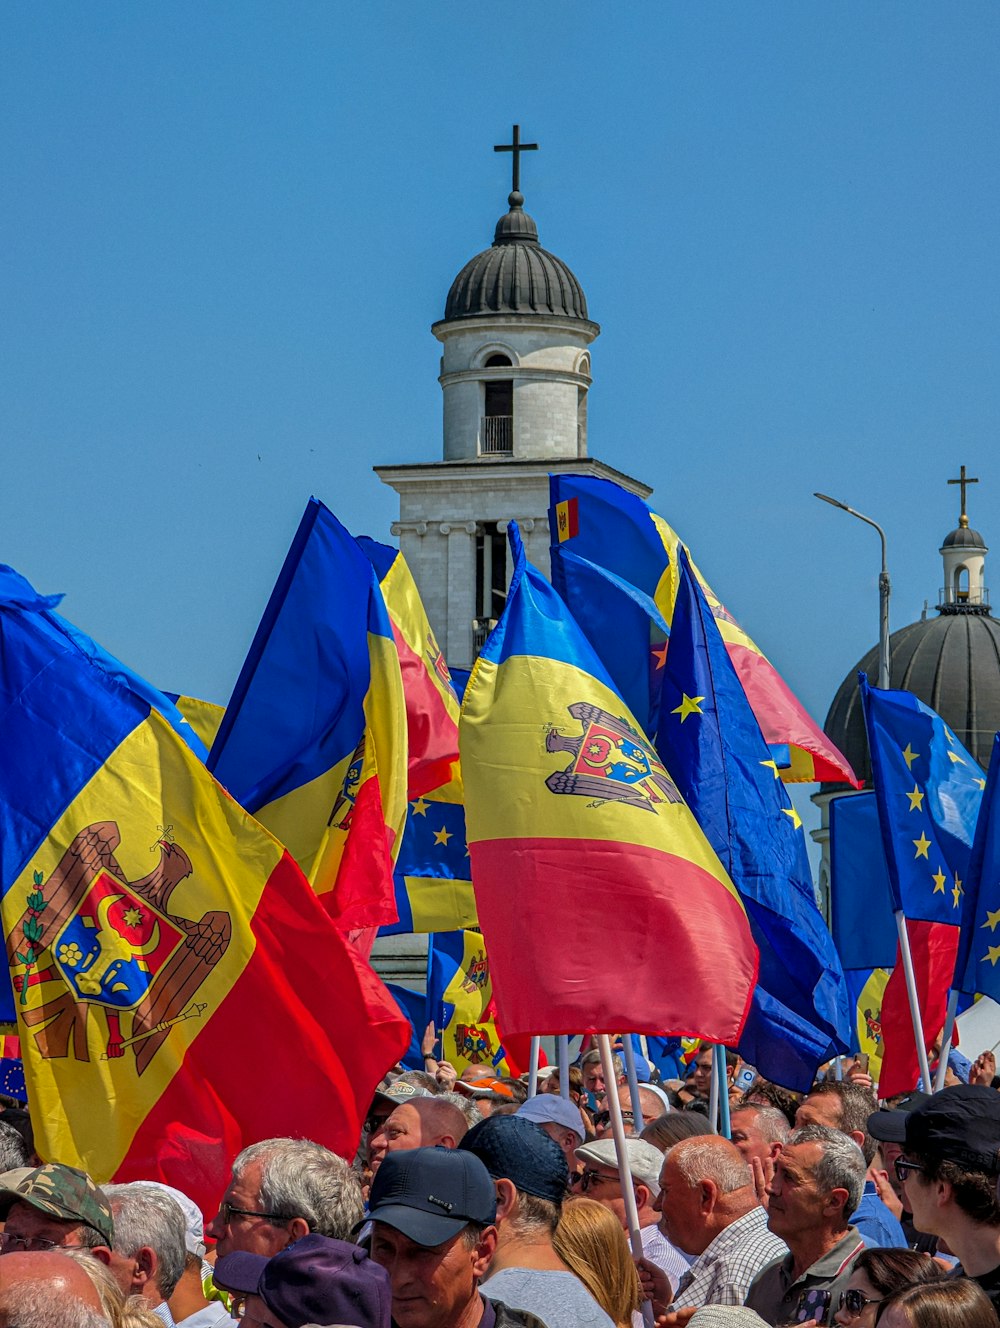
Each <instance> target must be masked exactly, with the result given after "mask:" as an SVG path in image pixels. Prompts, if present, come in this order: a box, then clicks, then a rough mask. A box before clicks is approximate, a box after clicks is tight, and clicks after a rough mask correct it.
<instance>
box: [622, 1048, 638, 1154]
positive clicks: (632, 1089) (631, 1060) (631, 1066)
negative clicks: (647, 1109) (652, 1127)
mask: <svg viewBox="0 0 1000 1328" xmlns="http://www.w3.org/2000/svg"><path fill="white" fill-rule="evenodd" d="M622 1050H623V1051H624V1053H625V1073H626V1075H627V1076H628V1095H629V1097H630V1098H631V1100H632V1130H633V1133H635V1134H641V1133H642V1103H641V1102H640V1101H639V1076H638V1074H637V1073H636V1068H635V1047H633V1045H632V1038H631V1035H630V1034H628V1033H623V1034H622Z"/></svg>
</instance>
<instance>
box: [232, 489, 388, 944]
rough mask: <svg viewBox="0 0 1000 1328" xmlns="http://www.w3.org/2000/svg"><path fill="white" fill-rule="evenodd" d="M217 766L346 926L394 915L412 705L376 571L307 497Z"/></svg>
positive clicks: (238, 691) (235, 694) (252, 650)
mask: <svg viewBox="0 0 1000 1328" xmlns="http://www.w3.org/2000/svg"><path fill="white" fill-rule="evenodd" d="M208 768H209V769H210V770H211V771H212V773H213V774H214V775H215V776H216V778H217V779H219V780H221V781H222V783H223V784H224V785H225V786H226V788H227V789H228V790H229V792H230V793H231V794H232V795H233V797H234V798H236V800H237V801H238V802H239V803H241V804H242V806H244V807H245V808H246V809H247V811H249V812H252V813H253V815H254V816H256V818H257V820H258V821H260V822H261V824H262V825H265V826H267V828H268V830H270V831H271V833H272V834H273V835H276V836H277V838H278V839H280V840H281V842H282V843H283V844H286V845H287V846H288V849H289V851H290V852H291V854H292V856H293V857H294V858H295V860H296V862H297V863H298V864H299V866H300V867H301V868H302V870H303V872H304V873H305V874H306V876H307V877H308V878H309V880H310V882H311V883H312V886H313V888H314V890H315V891H316V893H317V894H318V895H319V897H320V899H321V900H322V901H323V904H324V906H325V907H326V908H327V911H328V912H329V913H330V916H331V917H332V918H333V919H334V920H335V921H336V923H337V925H338V926H340V927H343V928H344V929H345V930H351V929H356V928H368V927H379V926H381V925H382V924H383V923H387V922H393V921H395V918H396V904H395V892H394V890H393V883H392V864H393V860H394V857H395V854H396V852H398V849H399V840H400V836H401V835H402V832H403V825H404V823H405V821H406V710H405V706H404V702H403V683H402V677H401V674H400V668H399V657H398V655H397V653H396V646H395V642H394V640H393V633H392V626H391V624H390V622H389V617H388V615H387V613H386V610H385V604H384V603H383V601H382V594H381V591H380V590H379V587H378V581H377V579H376V576H375V570H374V568H373V567H372V565H371V563H370V562H369V560H368V559H367V558H366V557H365V555H364V554H363V553H362V551H361V549H360V547H359V545H358V542H357V540H355V539H354V538H353V536H352V535H351V534H350V533H349V532H348V531H347V530H345V528H344V527H343V526H342V525H341V524H340V522H339V521H338V520H337V518H336V517H335V516H334V515H333V513H332V512H330V511H329V510H328V509H327V508H326V507H324V506H323V504H322V503H320V502H318V501H317V500H316V499H315V498H311V499H310V500H309V505H308V507H307V508H306V511H305V515H304V516H303V518H302V521H301V523H300V525H299V529H298V531H297V533H296V536H295V539H294V541H293V543H292V547H291V549H290V550H289V552H288V556H287V557H286V558H285V563H284V566H283V567H282V569H281V574H280V576H279V577H278V581H277V584H276V585H275V587H274V590H273V591H272V593H271V598H270V600H269V602H268V605H267V608H266V610H265V612H264V616H263V618H262V619H261V622H260V626H259V627H258V628H257V634H256V636H255V637H254V640H253V644H252V645H251V647H250V653H249V654H248V655H247V658H246V661H245V663H244V665H243V669H242V672H241V673H240V676H239V679H238V680H237V683H236V687H235V689H234V691H233V695H232V698H231V699H230V701H229V704H228V706H227V707H226V713H225V716H224V718H223V720H222V724H221V726H220V728H219V732H218V735H217V737H216V739H215V742H214V744H213V746H212V750H211V752H210V753H209V758H208Z"/></svg>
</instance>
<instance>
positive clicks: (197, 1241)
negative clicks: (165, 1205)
mask: <svg viewBox="0 0 1000 1328" xmlns="http://www.w3.org/2000/svg"><path fill="white" fill-rule="evenodd" d="M139 1183H140V1184H141V1185H155V1186H156V1188H157V1189H158V1190H163V1192H164V1194H169V1195H170V1197H171V1199H173V1200H174V1202H175V1203H176V1204H177V1207H178V1208H179V1209H180V1210H181V1212H182V1213H183V1214H184V1244H185V1246H186V1247H187V1252H188V1254H196V1255H197V1256H198V1258H199V1259H204V1257H205V1224H204V1221H203V1220H202V1216H201V1209H200V1208H199V1207H198V1205H197V1204H196V1203H195V1201H194V1200H193V1199H189V1198H188V1196H187V1195H186V1194H184V1193H183V1192H182V1191H181V1190H175V1189H174V1187H173V1186H172V1185H165V1184H164V1183H163V1181H162V1180H144V1181H140V1182H139Z"/></svg>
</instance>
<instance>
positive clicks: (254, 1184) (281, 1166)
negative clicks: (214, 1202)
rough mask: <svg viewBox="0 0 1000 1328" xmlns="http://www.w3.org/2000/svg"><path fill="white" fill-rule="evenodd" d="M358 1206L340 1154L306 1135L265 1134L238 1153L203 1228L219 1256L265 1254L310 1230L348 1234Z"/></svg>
mask: <svg viewBox="0 0 1000 1328" xmlns="http://www.w3.org/2000/svg"><path fill="white" fill-rule="evenodd" d="M362 1212H363V1205H362V1202H361V1186H360V1184H359V1183H358V1180H357V1178H356V1176H355V1175H354V1172H353V1171H352V1170H351V1168H350V1167H349V1166H348V1165H347V1163H346V1162H345V1161H344V1159H343V1158H341V1157H337V1155H336V1153H331V1152H330V1150H329V1149H328V1148H324V1147H323V1146H322V1145H321V1144H316V1143H313V1142H312V1141H311V1140H309V1139H264V1140H262V1141H261V1142H260V1143H257V1144H251V1145H250V1146H249V1147H248V1148H244V1149H243V1151H242V1153H240V1154H239V1155H238V1156H237V1158H236V1160H235V1162H234V1163H233V1173H232V1179H231V1180H230V1182H229V1186H228V1188H227V1190H226V1193H225V1195H224V1196H223V1199H222V1203H221V1204H220V1206H219V1211H218V1213H217V1214H216V1215H215V1217H213V1218H212V1220H211V1222H209V1224H208V1226H207V1227H206V1228H205V1234H206V1235H207V1236H210V1237H211V1238H212V1239H214V1240H215V1241H216V1242H217V1243H216V1250H217V1252H218V1256H219V1258H220V1259H221V1258H222V1257H223V1256H224V1255H226V1254H231V1253H232V1252H233V1251H234V1250H246V1251H247V1252H248V1253H249V1254H264V1255H267V1257H268V1258H270V1257H271V1256H272V1255H274V1254H277V1253H278V1251H279V1250H283V1249H284V1248H285V1246H286V1245H291V1244H292V1242H293V1241H296V1240H300V1239H301V1238H302V1237H303V1236H305V1235H308V1234H309V1232H310V1231H315V1232H318V1233H319V1235H321V1236H331V1237H332V1238H333V1239H334V1240H348V1239H350V1235H351V1231H352V1230H353V1228H354V1227H355V1225H356V1224H357V1223H358V1222H359V1221H360V1220H361V1216H362Z"/></svg>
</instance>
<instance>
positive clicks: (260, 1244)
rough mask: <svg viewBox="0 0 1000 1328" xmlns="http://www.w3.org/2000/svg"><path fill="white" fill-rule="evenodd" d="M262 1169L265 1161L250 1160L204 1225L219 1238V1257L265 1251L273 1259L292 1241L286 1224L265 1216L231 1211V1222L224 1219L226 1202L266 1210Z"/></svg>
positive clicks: (258, 1210)
mask: <svg viewBox="0 0 1000 1328" xmlns="http://www.w3.org/2000/svg"><path fill="white" fill-rule="evenodd" d="M263 1172H264V1164H263V1162H251V1163H250V1164H249V1165H248V1166H246V1167H245V1168H244V1169H243V1170H242V1171H241V1172H240V1174H239V1175H238V1176H237V1177H235V1178H234V1179H233V1180H231V1181H230V1182H229V1187H228V1189H227V1190H226V1192H225V1194H224V1195H223V1196H222V1204H221V1205H220V1207H219V1211H218V1212H217V1213H216V1215H215V1217H213V1218H212V1220H211V1222H209V1224H208V1226H207V1227H206V1228H205V1234H206V1235H207V1236H211V1237H212V1238H213V1239H214V1240H215V1241H216V1246H215V1249H216V1253H217V1255H218V1257H219V1258H220V1259H221V1258H222V1256H223V1255H224V1254H232V1253H233V1251H234V1250H246V1252H247V1253H248V1254H263V1255H266V1256H267V1258H270V1257H271V1255H272V1254H277V1253H278V1251H279V1250H283V1249H284V1248H285V1246H286V1245H287V1244H288V1243H289V1241H290V1240H291V1232H290V1231H289V1230H288V1226H287V1224H286V1225H283V1226H274V1225H273V1224H272V1223H271V1222H269V1221H268V1220H267V1218H265V1217H247V1216H246V1214H245V1213H232V1214H231V1216H230V1218H229V1221H228V1222H226V1221H224V1220H223V1216H224V1214H225V1212H226V1205H227V1204H228V1205H230V1206H231V1207H232V1208H245V1209H247V1210H249V1211H250V1212H252V1213H259V1212H262V1211H263V1209H264V1206H263V1204H262V1203H261V1198H260V1185H261V1179H262V1177H263Z"/></svg>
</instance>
